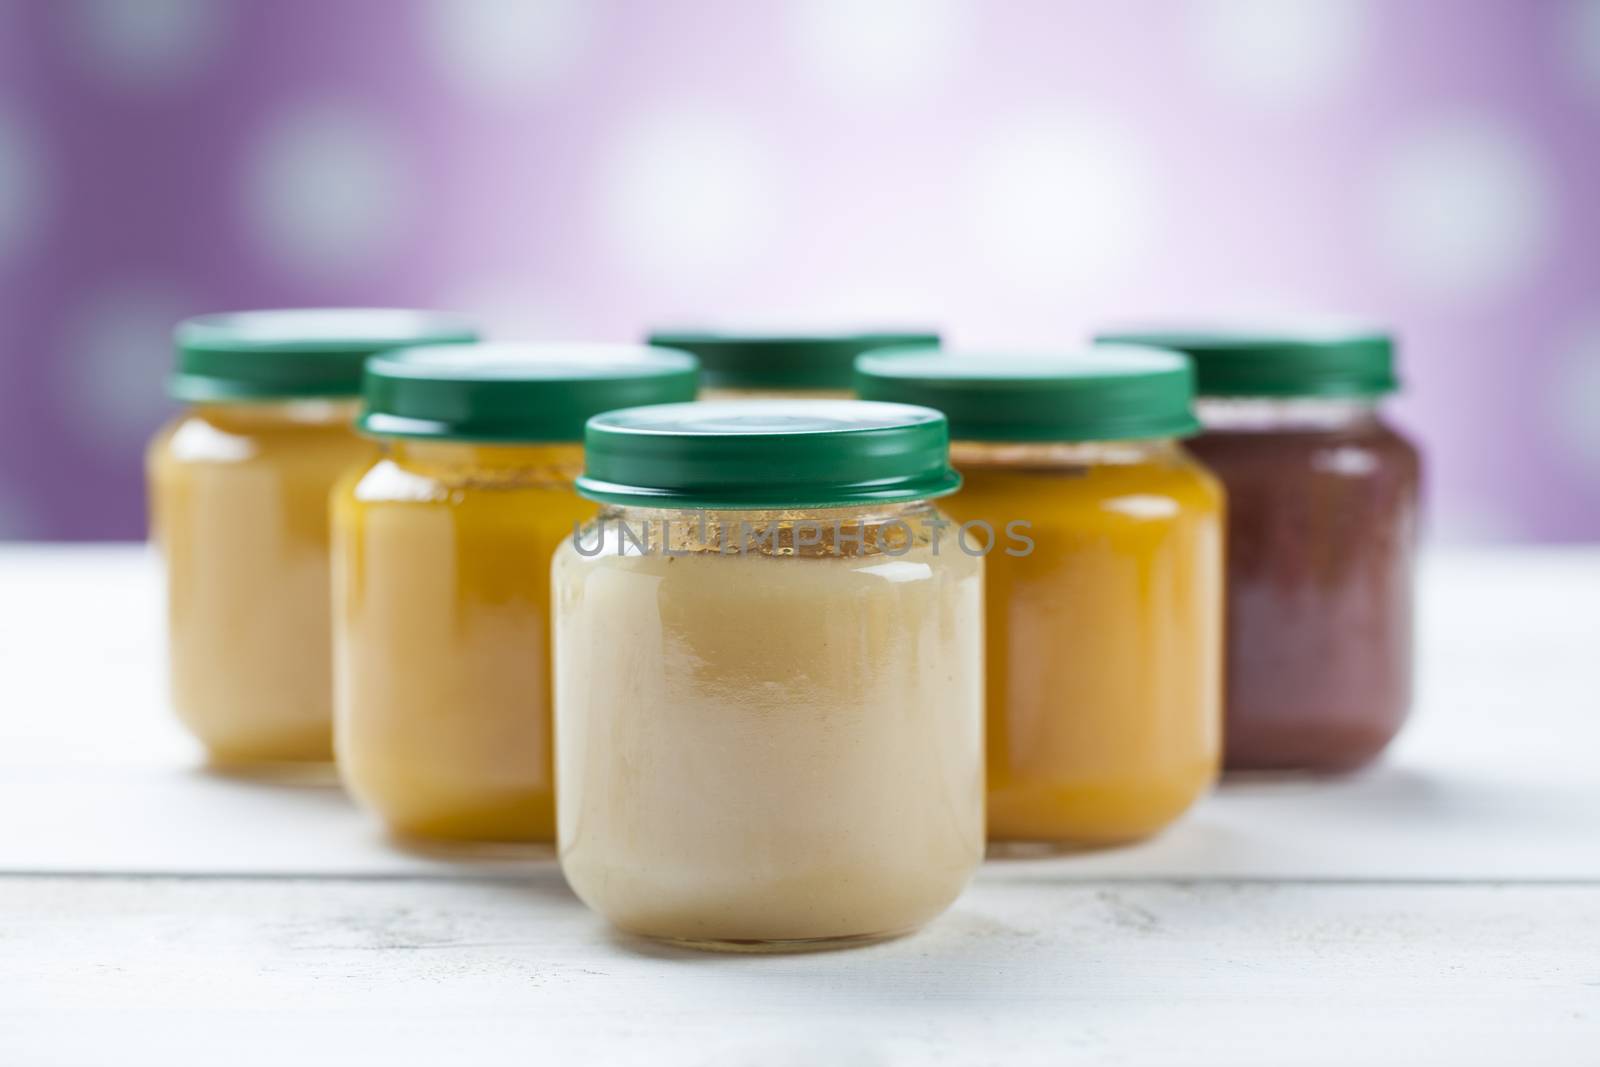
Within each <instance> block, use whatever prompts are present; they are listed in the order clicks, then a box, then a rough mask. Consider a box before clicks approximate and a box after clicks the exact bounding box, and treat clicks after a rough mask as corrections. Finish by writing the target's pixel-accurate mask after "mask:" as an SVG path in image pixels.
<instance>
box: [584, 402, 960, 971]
mask: <svg viewBox="0 0 1600 1067" xmlns="http://www.w3.org/2000/svg"><path fill="white" fill-rule="evenodd" d="M585 442H586V449H585V474H584V476H583V477H582V478H581V479H580V480H579V482H578V486H579V491H580V492H582V493H584V494H585V495H586V496H589V497H591V498H593V499H595V500H598V501H601V502H603V503H604V504H605V505H606V507H605V509H604V510H603V511H602V512H601V513H600V515H599V517H598V518H597V519H596V521H595V522H593V523H591V524H589V525H588V526H587V527H585V528H584V529H583V530H582V531H580V532H578V533H577V534H576V535H575V536H574V538H573V539H570V540H568V541H567V542H565V543H564V544H563V545H562V546H561V547H560V548H559V549H558V550H557V552H556V556H555V562H554V582H555V639H556V644H555V648H556V768H557V775H556V780H557V787H558V800H559V803H558V805H557V815H558V828H559V841H560V853H561V865H562V868H563V870H564V871H565V872H566V876H567V880H568V881H569V882H570V883H571V885H572V888H573V889H574V891H576V892H577V894H578V896H579V897H581V898H582V899H583V901H584V902H585V903H586V904H588V905H589V906H590V907H592V908H594V909H595V910H596V911H598V912H599V913H600V914H602V915H604V916H605V917H606V918H608V919H610V920H611V921H612V922H613V923H615V924H616V925H618V926H620V927H622V928H623V929H625V930H628V931H631V932H633V933H636V934H642V935H646V936H649V937H654V938H661V939H666V940H671V941H676V942H682V943H686V944H689V945H693V946H698V947H706V948H716V949H730V950H741V949H743V950H756V949H803V948H813V947H826V946H832V945H838V944H849V943H852V942H857V941H866V940H872V939H876V938H882V937H887V936H892V935H895V934H900V933H904V932H907V931H910V930H913V929H915V928H917V927H919V926H921V925H922V924H924V923H926V922H927V921H928V920H930V919H932V918H933V917H934V916H936V915H938V914H939V913H940V912H942V911H943V910H944V909H945V908H946V907H948V906H949V905H950V903H951V902H952V901H953V900H954V899H955V898H956V896H957V895H958V894H959V893H960V892H961V889H962V887H963V886H964V885H965V884H966V882H967V879H968V878H969V877H970V875H971V873H972V871H973V870H974V869H975V868H976V867H977V865H978V863H979V861H980V859H981V858H982V854H983V661H982V657H983V649H982V642H983V603H982V598H983V560H982V558H980V557H978V556H975V555H968V554H966V553H964V552H963V551H962V550H961V549H960V547H959V546H958V545H957V543H956V533H955V529H954V527H953V525H951V524H949V523H948V522H947V521H945V520H943V519H942V517H941V516H940V513H939V512H938V511H937V510H935V508H934V507H933V506H932V505H931V504H930V503H929V502H928V501H929V500H930V499H931V498H934V497H939V496H943V495H945V494H947V493H949V492H951V491H953V490H954V489H955V488H956V486H957V484H958V479H957V476H956V475H955V473H954V472H953V471H951V470H950V468H949V466H948V461H947V452H948V434H947V430H946V424H945V420H944V417H943V416H942V415H939V414H938V413H937V412H933V411H929V410H927V409H925V408H916V407H909V406H905V405H899V404H868V403H861V402H857V401H824V400H793V401H721V402H707V403H700V404H679V405H668V406H663V407H655V408H640V409H634V410H631V411H622V412H614V413H611V414H608V415H602V416H599V417H597V418H595V419H592V420H590V422H589V426H588V430H587V433H586V437H585Z"/></svg>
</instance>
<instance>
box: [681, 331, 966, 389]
mask: <svg viewBox="0 0 1600 1067" xmlns="http://www.w3.org/2000/svg"><path fill="white" fill-rule="evenodd" d="M650 343H651V344H654V345H665V346H667V347H668V348H679V349H682V350H683V351H685V352H693V353H694V354H695V355H696V356H698V357H699V359H700V385H701V388H702V390H703V392H702V393H701V396H702V397H703V398H704V399H707V400H731V399H749V398H757V399H759V398H768V399H774V398H780V397H792V398H800V397H804V398H813V399H814V398H828V399H846V398H848V397H849V396H850V395H851V388H852V386H853V384H854V382H853V380H852V375H853V374H854V367H855V361H856V357H857V356H859V355H860V354H861V353H863V352H866V351H868V350H870V349H879V348H893V347H896V346H900V345H910V346H915V347H919V348H926V347H928V346H930V345H934V346H936V345H938V343H939V335H938V334H937V333H932V332H921V331H911V332H906V333H839V334H778V333H773V334H758V333H746V334H734V333H695V332H677V331H664V332H660V333H654V334H651V335H650Z"/></svg>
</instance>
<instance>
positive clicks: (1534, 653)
mask: <svg viewBox="0 0 1600 1067" xmlns="http://www.w3.org/2000/svg"><path fill="white" fill-rule="evenodd" d="M1595 590H1600V551H1595V550H1538V551H1518V552H1504V553H1471V554H1460V555H1447V556H1438V557H1434V558H1431V559H1430V560H1429V562H1428V565H1427V567H1426V570H1425V581H1424V597H1423V602H1422V630H1421V637H1422V640H1421V646H1420V651H1419V667H1420V671H1421V683H1422V691H1421V699H1420V704H1419V708H1418V712H1417V715H1416V719H1415V721H1414V723H1413V724H1412V726H1411V727H1410V728H1409V729H1408V730H1407V732H1406V733H1405V734H1404V735H1403V736H1402V738H1401V740H1400V742H1399V744H1398V745H1397V746H1396V748H1395V750H1394V752H1393V754H1392V756H1391V757H1390V758H1388V759H1387V760H1386V761H1385V762H1384V763H1383V764H1382V765H1380V766H1379V767H1377V768H1375V769H1374V770H1373V771H1372V772H1370V773H1367V774H1363V775H1358V776H1355V777H1353V778H1349V779H1337V780H1317V779H1293V778H1289V779H1277V780H1273V779H1254V780H1247V781H1240V782H1234V783H1230V784H1228V785H1226V786H1225V787H1224V788H1223V789H1222V790H1220V791H1219V792H1218V793H1217V794H1216V795H1215V796H1213V797H1211V798H1210V799H1208V800H1207V801H1206V802H1204V803H1203V804H1202V805H1200V806H1199V807H1198V808H1197V809H1196V810H1195V811H1194V812H1193V813H1192V814H1191V815H1190V816H1189V817H1188V818H1186V819H1185V820H1184V821H1183V822H1181V823H1180V824H1179V825H1178V826H1176V827H1174V828H1173V829H1172V830H1171V831H1170V832H1169V833H1167V834H1165V835H1163V836H1162V837H1161V838H1159V839H1158V840H1156V841H1154V842H1150V843H1148V844H1145V845H1142V846H1139V847H1136V848H1129V849H1120V850H1115V851H1108V852H1099V853H1091V854H1084V855H1074V856H1055V857H1048V858H1042V859H1032V860H1015V859H1013V860H1005V861H991V862H990V863H988V864H986V865H985V866H984V868H983V870H982V871H980V872H979V874H978V876H977V878H976V880H975V882H974V884H973V886H972V887H971V888H970V889H969V891H968V892H967V894H966V895H965V896H964V897H963V898H962V899H961V901H960V902H959V903H958V904H957V906H956V907H955V908H954V909H953V910H952V912H951V913H950V914H948V915H947V916H945V917H944V918H943V919H941V920H940V921H939V922H937V923H936V924H934V925H933V926H932V927H930V928H929V929H928V930H926V931H924V932H922V933H921V934H919V935H917V936H914V937H909V938H906V939H903V940H900V941H895V942H891V943H888V944H883V945H878V946H873V947H870V948H865V949H860V950H855V951H850V952H839V953H828V954H818V955H811V956H793V957H719V956H708V955H702V954H695V953H686V952H680V951H676V950H672V949H668V948H663V947H660V946H655V945H651V944H647V943H643V942H639V941H637V940H632V939H628V938H625V937H621V936H619V935H617V934H615V933H613V932H612V931H610V930H609V929H608V928H607V927H606V926H605V924H604V923H602V922H601V921H600V920H599V919H597V918H596V917H595V916H593V915H591V914H590V913H588V912H587V911H585V910H584V909H583V908H582V907H581V906H580V905H579V904H578V903H577V901H576V900H574V899H573V898H572V896H571V894H570V893H569V892H568V891H567V889H566V887H565V885H564V883H563V882H562V880H561V877H560V873H559V871H558V870H557V869H556V866H555V864H554V863H553V862H552V861H551V860H550V859H548V857H545V858H539V857H537V856H522V857H516V858H510V859H506V858H483V857H479V858H476V859H473V860H470V861H463V860H462V859H461V858H460V857H448V858H445V857H440V856H433V855H422V854H418V853H415V852H408V851H403V850H400V849H397V848H395V847H394V846H393V845H392V844H391V843H389V842H388V841H386V840H385V839H384V837H383V836H382V835H381V834H380V833H379V832H378V831H377V830H376V829H375V828H374V827H373V825H372V823H371V821H370V820H368V819H366V818H365V817H364V816H363V815H362V814H361V813H360V812H358V811H356V810H355V809H354V808H352V807H351V806H350V805H349V804H348V803H347V802H346V801H345V800H344V798H343V796H342V795H341V794H340V793H339V791H338V790H337V789H336V788H335V787H332V786H327V785H323V786H315V785H304V784H302V785H286V784H283V783H264V782H251V781H243V780H238V779H230V778H224V777H218V776H215V775H211V774H208V773H206V772H204V771H202V770H200V769H198V767H197V764H196V757H195V752H194V749H193V747H192V746H191V745H190V744H189V743H188V741H187V740H186V739H185V738H184V737H183V735H182V734H181V733H180V732H179V731H178V730H177V728H176V727H175V725H174V724H173V723H172V721H171V716H170V715H169V714H168V712H167V710H166V708H165V706H164V700H163V697H162V695H161V670H160V626H161V622H160V611H159V599H158V595H157V593H158V589H157V584H156V581H155V573H154V571H153V569H152V566H151V561H150V560H149V558H148V557H147V556H146V554H145V553H144V552H143V551H142V550H131V549H38V550H18V549H6V550H3V551H0V675H3V677H5V678H6V680H7V685H6V687H5V689H4V692H3V694H0V813H3V814H0V1065H3V1067H13V1065H16V1067H32V1065H54V1064H63V1065H66V1064H71V1065H77V1064H101V1063H107V1062H117V1063H119V1064H125V1065H132V1067H138V1065H143V1064H150V1065H158V1064H159V1065H162V1067H166V1065H170V1064H175V1063H189V1062H211V1061H223V1062H227V1063H230V1064H239V1065H251V1064H269V1063H270V1064H283V1063H295V1064H321V1063H338V1064H341V1065H342V1064H350V1063H359V1062H383V1063H384V1064H386V1065H389V1067H404V1065H407V1064H429V1065H433V1064H438V1063H471V1064H491V1065H492V1064H500V1063H505V1064H517V1065H519V1067H520V1065H525V1064H536V1063H570V1062H582V1061H584V1060H586V1061H592V1062H596V1063H601V1064H624V1065H626V1064H650V1065H652V1067H673V1065H676V1064H685V1065H706V1067H722V1065H742V1064H761V1065H763V1067H789V1065H798V1064H814V1063H826V1064H830V1065H843V1067H856V1065H869V1067H879V1065H898V1064H919V1065H920V1064H1005V1065H1007V1067H1013V1065H1029V1064H1036V1063H1037V1064H1055V1063H1061V1062H1064V1061H1072V1062H1083V1063H1096V1064H1100V1063H1103V1064H1131V1063H1146V1062H1156V1063H1165V1062H1183V1063H1196V1064H1219V1065H1228V1067H1249V1065H1251V1064H1257V1063H1260V1064H1273V1065H1279V1064H1285V1063H1305V1064H1329V1065H1334V1064H1337V1065H1339V1067H1347V1065H1349V1064H1351V1063H1373V1064H1380V1063H1381V1064H1388V1063H1395V1064H1412V1063H1418V1062H1425V1063H1433V1062H1443V1063H1450V1064H1453V1065H1468V1067H1470V1065H1475V1064H1505V1063H1538V1064H1541V1065H1545V1064H1549V1065H1557V1067H1562V1065H1568V1064H1571V1065H1575V1067H1576V1065H1580V1064H1582V1065H1589V1064H1595V1063H1600V757H1597V755H1596V753H1597V752H1600V697H1597V696H1596V694H1600V654H1597V652H1596V650H1597V649H1600V613H1596V612H1595V611H1593V609H1592V596H1593V592H1594V591H1595ZM52 872H65V875H66V876H56V875H55V874H54V873H52ZM130 873H138V874H148V875H154V876H151V877H129V876H128V875H129V874H130ZM173 874H176V875H179V876H178V877H172V876H170V875H173ZM580 1057H581V1058H582V1060H580Z"/></svg>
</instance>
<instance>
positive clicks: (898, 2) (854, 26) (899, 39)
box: [791, 0, 970, 100]
mask: <svg viewBox="0 0 1600 1067" xmlns="http://www.w3.org/2000/svg"><path fill="white" fill-rule="evenodd" d="M792 12H793V19H792V30H791V33H792V36H793V40H794V45H795V48H796V49H797V52H798V55H799V57H800V60H801V62H802V64H803V65H804V66H805V67H806V68H807V69H809V70H810V71H811V73H812V75H813V76H814V77H815V78H816V80H817V81H818V82H819V83H820V84H821V85H823V86H824V87H825V88H827V89H829V90H831V91H834V92H837V93H839V94H840V95H841V96H844V97H846V98H849V99H852V100H860V99H874V98H899V97H904V96H905V95H907V94H909V93H912V92H915V91H919V90H926V89H928V88H929V87H930V86H931V85H933V84H934V83H936V82H937V81H939V80H940V79H942V78H943V77H945V76H946V75H948V74H949V73H950V71H951V70H952V69H953V67H954V65H955V61H956V59H957V57H958V56H959V55H960V52H961V46H962V43H963V38H964V36H965V34H966V32H967V28H968V24H969V15H970V11H969V7H968V4H967V3H966V2H965V0H872V2H870V3H862V2H861V0H801V2H800V3H797V4H795V5H794V6H793V8H792Z"/></svg>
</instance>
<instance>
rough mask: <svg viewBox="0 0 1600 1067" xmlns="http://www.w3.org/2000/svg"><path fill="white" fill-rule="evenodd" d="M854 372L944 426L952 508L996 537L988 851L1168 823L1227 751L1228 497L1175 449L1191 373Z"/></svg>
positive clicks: (901, 367) (863, 364) (868, 360)
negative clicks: (944, 418)
mask: <svg viewBox="0 0 1600 1067" xmlns="http://www.w3.org/2000/svg"><path fill="white" fill-rule="evenodd" d="M857 366H858V388H859V389H860V392H861V395H862V396H863V397H866V398H870V399H879V400H899V401H903V402H907V403H918V404H926V405H927V406H929V407H935V408H939V409H940V410H942V411H944V412H945V413H946V414H947V415H948V416H949V417H950V422H951V434H952V437H953V438H954V439H955V443H954V445H953V446H952V449H951V460H952V462H953V463H954V464H955V465H956V467H957V469H959V470H960V471H961V473H962V476H963V479H964V482H963V487H962V490H961V492H960V493H959V494H957V495H956V496H954V497H952V498H951V499H950V501H949V502H948V504H947V510H948V511H949V512H950V514H951V515H952V516H953V517H954V518H955V519H956V520H958V521H959V522H961V523H962V524H963V526H962V535H963V536H964V537H966V538H969V539H970V540H972V541H973V542H992V543H993V544H994V550H993V551H992V552H991V553H990V554H989V557H988V562H989V569H988V590H987V598H988V600H987V603H988V610H987V617H988V618H987V623H988V625H987V643H988V724H989V732H988V738H989V740H988V793H989V814H988V824H989V837H990V839H991V840H993V841H1004V842H1028V843H1050V844H1059V845H1100V844H1109V843H1115V842H1123V841H1131V840H1134V839H1137V838H1141V837H1145V836H1147V835H1149V834H1152V833H1155V832H1156V831H1158V830H1160V829H1161V828H1162V827H1164V826H1166V825H1167V824H1168V823H1170V822H1172V821H1173V820H1174V819H1176V818H1177V817H1178V816H1179V815H1180V814H1182V813H1183V811H1184V810H1185V809H1187V808H1188V807H1189V806H1190V805H1191V804H1192V803H1193V802H1194V801H1195V799H1196V798H1198V797H1199V796H1200V795H1201V794H1202V793H1204V792H1205V790H1206V789H1207V788H1208V787H1209V786H1210V785H1211V783H1212V782H1213V780H1214V779H1215V777H1216V774H1217V770H1218V761H1219V757H1220V742H1221V652H1222V648H1221V634H1222V595H1223V590H1222V550H1223V534H1222V513H1223V495H1222V491H1221V489H1220V488H1219V486H1218V483H1217V482H1216V481H1215V480H1214V479H1213V478H1212V476H1211V475H1210V474H1209V473H1207V472H1206V471H1205V469H1203V468H1202V467H1201V466H1200V465H1199V464H1198V463H1196V462H1195V461H1194V460H1193V459H1192V458H1190V456H1189V455H1188V454H1187V453H1186V452H1185V451H1184V449H1183V448H1182V447H1181V446H1180V445H1179V444H1178V443H1177V439H1178V438H1180V437H1183V436H1185V435H1188V434H1191V433H1193V432H1195V430H1196V429H1198V424H1197V423H1196V421H1195V418H1194V416H1193V415H1192V414H1191V399H1192V393H1193V375H1192V371H1191V370H1190V367H1189V364H1188V362H1187V361H1186V360H1185V359H1184V358H1183V357H1181V356H1179V355H1176V354H1174V353H1167V352H1161V351H1159V350H1155V349H1139V348H1132V347H1129V348H1117V349H1113V348H1109V347H1106V348H1099V349H1095V350H1094V351H1093V352H1091V353H1088V354H1085V355H1082V356H1074V357H1060V358H1046V357H1029V358H1018V357H1007V356H1002V355H982V354H970V355H968V354H961V355H941V354H939V353H934V352H929V353H921V354H904V353H902V354H894V355H889V356H880V355H867V356H863V357H862V358H861V360H860V362H859V363H858V365H857Z"/></svg>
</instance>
